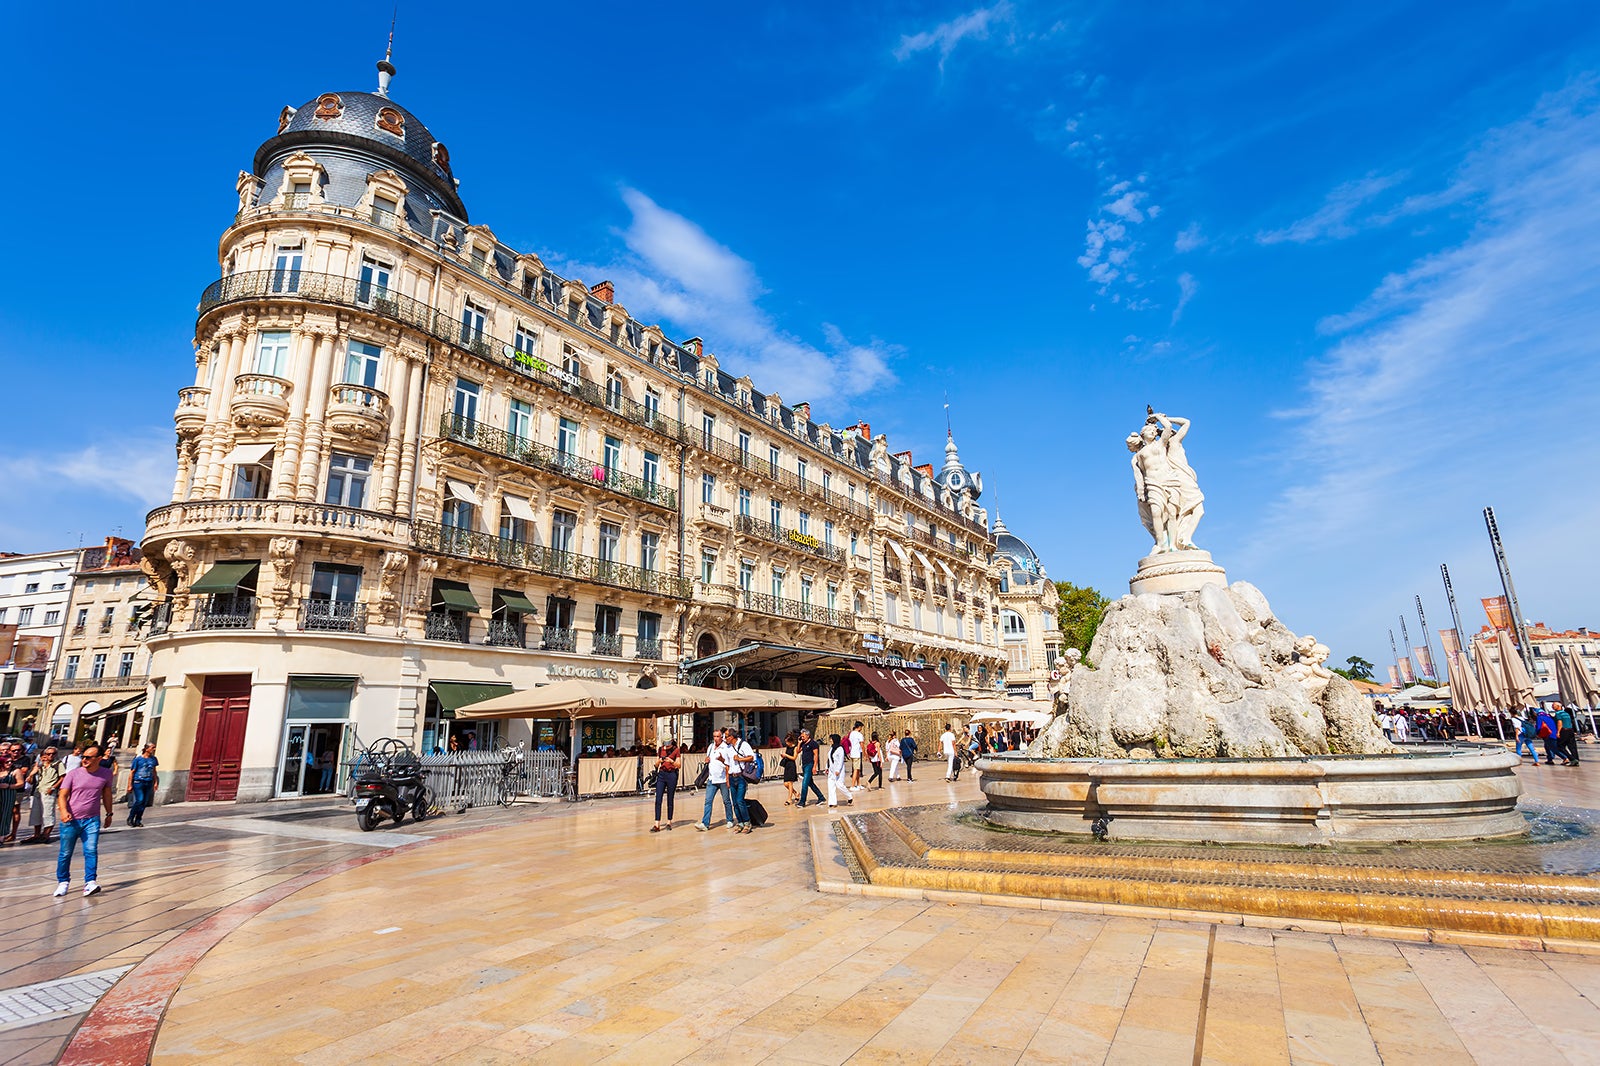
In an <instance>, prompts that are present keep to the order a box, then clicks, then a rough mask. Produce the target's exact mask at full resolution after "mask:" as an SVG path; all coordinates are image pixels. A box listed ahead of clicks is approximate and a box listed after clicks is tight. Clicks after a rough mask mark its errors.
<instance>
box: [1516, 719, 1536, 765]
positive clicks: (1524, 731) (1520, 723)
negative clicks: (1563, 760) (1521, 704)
mask: <svg viewBox="0 0 1600 1066" xmlns="http://www.w3.org/2000/svg"><path fill="white" fill-rule="evenodd" d="M1538 735H1539V716H1538V715H1537V714H1536V713H1534V710H1533V708H1532V707H1528V708H1524V709H1523V712H1522V717H1521V718H1519V719H1517V754H1518V755H1521V754H1522V749H1523V748H1527V749H1528V755H1529V756H1531V757H1532V758H1533V765H1535V766H1538V765H1539V753H1538V752H1536V751H1534V750H1533V740H1534V738H1535V737H1537V736H1538Z"/></svg>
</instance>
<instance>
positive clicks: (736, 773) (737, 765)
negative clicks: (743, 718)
mask: <svg viewBox="0 0 1600 1066" xmlns="http://www.w3.org/2000/svg"><path fill="white" fill-rule="evenodd" d="M731 736H732V738H733V739H732V740H731V741H729V743H728V754H729V762H728V789H729V791H731V792H732V793H733V818H734V821H733V824H732V829H733V831H734V832H735V833H748V832H750V806H749V804H747V803H746V802H745V793H746V791H748V790H749V788H750V781H751V779H752V778H753V779H755V780H757V781H759V780H760V779H761V763H760V759H761V757H760V756H759V755H757V754H756V752H755V749H754V748H752V747H751V746H750V742H749V741H748V740H746V739H744V738H743V737H741V736H740V735H739V734H738V733H737V732H732V733H731Z"/></svg>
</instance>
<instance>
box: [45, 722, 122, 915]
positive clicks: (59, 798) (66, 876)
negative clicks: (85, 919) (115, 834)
mask: <svg viewBox="0 0 1600 1066" xmlns="http://www.w3.org/2000/svg"><path fill="white" fill-rule="evenodd" d="M100 754H101V753H100V745H98V744H90V745H89V746H88V747H87V748H84V749H83V765H81V766H76V767H73V768H72V769H71V770H68V771H67V772H66V774H65V775H64V776H63V777H62V778H61V788H60V790H59V791H58V792H57V793H56V816H57V819H58V821H59V822H60V824H61V851H60V853H59V855H58V856H57V858H56V895H57V896H65V895H66V894H67V890H68V889H69V888H71V887H72V853H73V851H74V850H75V849H76V848H77V846H78V841H79V840H82V841H83V876H84V882H83V894H84V895H85V896H92V895H94V894H95V893H96V892H98V891H100V883H99V882H98V881H96V880H95V876H96V875H97V874H98V873H99V865H100V827H101V826H102V825H110V824H111V777H112V773H111V768H110V767H108V766H101V765H100ZM102 807H103V808H104V810H105V815H104V821H102V820H101V814H100V810H101V808H102Z"/></svg>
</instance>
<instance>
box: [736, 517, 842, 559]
mask: <svg viewBox="0 0 1600 1066" xmlns="http://www.w3.org/2000/svg"><path fill="white" fill-rule="evenodd" d="M735 528H736V529H738V531H739V532H740V533H747V534H750V535H751V536H756V537H761V538H763V539H765V540H770V541H772V542H773V543H774V544H781V545H783V546H784V547H787V548H793V549H795V550H796V551H802V552H806V553H807V554H810V555H815V556H818V557H820V558H823V559H830V560H832V561H833V562H836V563H842V562H844V551H843V550H842V549H840V548H837V547H835V546H834V545H832V544H824V543H823V542H822V541H821V540H819V539H818V538H816V537H814V536H812V535H811V534H809V533H802V532H800V531H799V530H798V529H785V528H784V527H783V526H775V525H773V524H772V523H771V522H763V521H761V520H760V519H759V518H751V517H750V516H749V515H739V516H738V518H737V519H736V524H735Z"/></svg>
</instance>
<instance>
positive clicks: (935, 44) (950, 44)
mask: <svg viewBox="0 0 1600 1066" xmlns="http://www.w3.org/2000/svg"><path fill="white" fill-rule="evenodd" d="M1010 18H1011V4H1010V2H1009V0H1000V2H999V3H998V4H995V5H994V6H993V7H980V8H978V9H977V10H976V11H969V12H967V13H966V14H965V15H962V16H961V17H960V18H954V19H951V20H950V21H949V22H941V23H940V24H939V25H937V26H935V27H934V28H933V29H931V30H924V31H923V32H921V33H914V34H908V35H906V36H904V37H901V38H900V43H899V45H897V46H896V47H895V50H894V57H895V58H896V59H898V60H899V61H900V62H902V63H903V62H905V61H906V60H907V59H910V58H911V57H912V56H914V55H916V54H918V53H919V52H926V51H929V50H934V49H936V50H937V51H938V53H939V67H940V68H941V69H943V67H944V61H945V60H946V59H948V58H950V53H951V52H953V51H955V48H956V45H958V44H960V43H961V42H962V41H964V40H968V39H971V40H977V41H981V40H985V39H987V38H988V36H989V30H990V29H991V27H993V26H995V25H997V24H999V23H1001V22H1005V21H1007V20H1008V19H1010Z"/></svg>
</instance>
